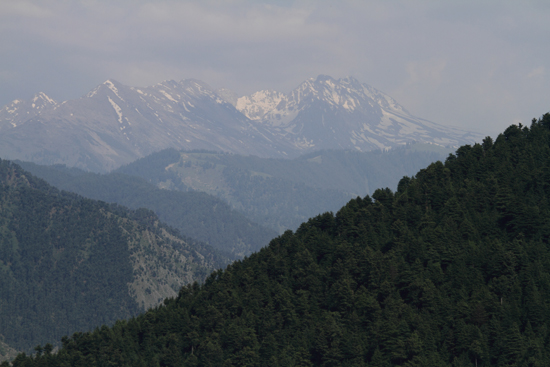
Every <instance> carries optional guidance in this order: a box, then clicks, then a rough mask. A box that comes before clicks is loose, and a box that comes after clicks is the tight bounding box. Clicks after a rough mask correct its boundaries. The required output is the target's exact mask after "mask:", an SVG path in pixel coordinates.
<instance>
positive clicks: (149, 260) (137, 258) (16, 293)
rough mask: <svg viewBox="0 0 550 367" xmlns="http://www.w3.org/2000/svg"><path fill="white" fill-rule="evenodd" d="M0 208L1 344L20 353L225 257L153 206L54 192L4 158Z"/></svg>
mask: <svg viewBox="0 0 550 367" xmlns="http://www.w3.org/2000/svg"><path fill="white" fill-rule="evenodd" d="M0 208H1V210H0V341H3V342H4V343H6V344H7V345H8V346H10V347H13V348H16V349H18V350H29V348H32V347H34V346H35V345H36V344H38V343H45V342H46V341H51V342H52V343H55V341H56V340H59V339H60V338H61V337H62V336H63V335H67V334H71V333H73V332H75V331H77V330H83V331H85V330H90V329H92V328H94V327H96V326H100V325H103V324H108V325H110V324H113V323H114V322H115V321H116V320H118V319H123V318H128V317H130V316H133V315H136V314H137V313H139V312H143V311H144V310H146V309H147V308H149V307H152V306H156V305H157V304H158V303H159V302H161V301H162V300H163V299H164V298H166V297H169V296H175V295H176V294H177V291H178V290H179V289H180V287H181V286H183V285H184V284H187V283H190V282H194V281H202V280H204V278H205V277H206V276H207V275H208V274H209V273H210V272H211V271H212V270H214V269H217V268H220V267H223V266H225V265H226V264H227V259H225V258H223V257H221V256H219V255H217V254H215V253H214V252H213V251H212V249H211V248H210V247H208V246H206V245H204V244H201V243H198V242H195V241H192V240H186V239H183V238H181V237H179V235H178V233H177V232H176V231H175V230H173V229H171V228H170V227H167V226H165V225H163V224H161V223H159V221H158V218H157V217H156V216H155V215H154V213H152V212H151V211H148V210H138V211H135V212H133V211H129V210H128V209H126V208H123V207H119V206H116V205H109V204H106V203H104V202H99V201H94V200H89V199H84V198H82V197H80V196H77V195H74V194H69V193H66V192H60V191H58V190H57V189H55V188H53V187H52V186H49V185H48V184H47V183H46V182H45V181H43V180H40V179H37V178H36V177H33V176H32V175H30V174H28V173H27V172H25V171H23V170H22V169H21V168H20V167H19V166H17V165H15V164H13V163H11V162H9V161H5V160H2V161H0ZM2 349H6V348H4V347H3V348H2Z"/></svg>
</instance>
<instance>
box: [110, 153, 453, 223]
mask: <svg viewBox="0 0 550 367" xmlns="http://www.w3.org/2000/svg"><path fill="white" fill-rule="evenodd" d="M450 152H452V150H451V149H444V148H441V147H438V146H436V145H425V144H424V145H423V144H418V143H417V144H410V145H407V146H404V147H399V148H395V149H391V150H389V151H387V152H384V151H372V152H357V151H342V150H325V151H320V152H314V153H310V154H306V155H303V156H300V157H298V158H295V159H272V158H271V159H269V158H260V157H254V156H242V155H237V154H227V153H219V152H209V151H190V152H189V151H181V152H177V151H176V150H175V149H167V150H164V151H161V152H158V153H154V154H151V155H149V156H147V157H144V158H141V159H139V160H137V161H135V162H133V163H130V164H128V165H125V166H122V167H120V168H119V169H118V170H116V172H118V173H124V174H128V175H132V176H139V177H141V178H143V179H145V180H147V181H149V182H151V183H153V184H155V185H157V186H158V187H162V188H166V189H171V190H179V191H187V190H195V191H203V192H206V193H208V194H211V195H215V196H217V197H219V198H221V199H224V200H225V201H226V202H227V203H229V205H231V207H232V208H233V209H235V210H238V211H240V212H242V213H244V214H245V215H246V216H247V217H248V219H249V220H251V221H254V222H256V223H260V224H261V225H263V226H266V227H270V228H273V229H275V230H277V231H278V232H279V233H283V232H284V231H285V230H287V229H292V230H295V229H296V228H298V226H299V225H300V224H301V223H302V222H304V221H307V220H308V219H309V218H311V217H314V216H316V215H318V214H320V213H323V212H326V211H334V212H335V211H337V210H338V209H339V208H341V207H342V205H344V204H345V203H346V202H348V201H349V200H350V199H351V198H354V197H357V196H364V195H366V194H371V193H372V192H373V191H374V190H375V189H376V188H377V187H396V186H397V183H398V182H399V179H400V178H401V177H403V176H404V175H413V174H414V173H415V172H417V171H418V170H419V169H420V168H423V167H426V166H427V165H428V164H430V163H432V162H435V161H437V160H441V159H444V158H445V157H446V156H447V155H448V154H449V153H450ZM184 233H185V232H184Z"/></svg>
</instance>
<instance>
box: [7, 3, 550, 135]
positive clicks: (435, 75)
mask: <svg viewBox="0 0 550 367" xmlns="http://www.w3.org/2000/svg"><path fill="white" fill-rule="evenodd" d="M549 15H550V10H549V9H548V8H547V7H546V5H545V4H544V3H543V2H522V3H521V4H519V3H517V2H511V1H510V2H506V1H504V2H502V1H496V0H495V1H489V2H482V3H481V4H480V3H479V2H473V1H472V2H460V3H458V2H435V1H420V2H407V1H392V2H387V1H382V0H379V1H364V2H359V1H318V2H311V1H285V2H279V1H269V2H267V1H265V2H258V1H244V0H243V1H230V2H225V1H206V2H198V1H171V0H163V1H129V0H125V1H104V0H95V1H73V2H71V1H65V0H45V1H14V0H6V1H3V2H2V3H0V50H2V51H0V52H1V54H0V55H1V58H0V83H1V85H2V88H0V104H1V105H4V104H6V103H8V102H10V101H11V100H13V99H15V98H29V97H30V96H31V95H33V94H34V93H36V92H38V91H44V92H46V93H48V94H51V96H52V97H53V98H56V99H70V98H77V97H79V96H80V95H82V94H84V93H86V92H87V91H88V90H90V89H91V88H93V87H94V86H95V85H97V84H99V83H101V82H102V81H104V80H106V79H108V78H114V79H116V80H118V81H120V82H122V83H124V84H128V85H136V86H145V85H150V84H153V83H156V82H160V81H162V80H164V79H183V78H197V79H201V80H204V81H205V82H207V83H209V84H211V85H212V86H214V87H221V86H224V87H227V88H231V89H234V90H236V91H237V92H238V93H240V94H245V93H251V92H253V91H255V90H259V89H267V88H269V89H276V90H280V91H282V92H287V91H289V90H290V89H292V88H293V87H295V86H296V85H298V84H299V83H300V82H301V81H303V80H304V79H306V78H308V77H314V76H316V75H317V74H321V73H322V74H329V75H332V76H334V77H343V76H347V75H354V76H355V77H357V78H359V79H360V80H361V81H363V82H366V83H369V84H372V85H373V86H374V87H376V88H378V89H381V90H383V91H385V92H386V93H388V94H390V95H392V96H393V97H395V98H396V99H397V100H398V101H399V102H400V103H402V104H403V105H404V106H406V107H407V108H408V109H409V110H410V111H411V112H412V113H415V114H417V115H418V116H420V117H423V118H427V119H430V120H433V121H435V122H438V123H443V124H451V125H455V126H463V127H467V128H479V127H484V128H486V129H487V130H492V131H499V130H502V129H503V128H504V127H506V126H507V125H508V124H510V123H512V122H515V121H520V120H521V121H523V122H524V123H525V122H527V121H529V120H530V118H531V117H534V116H537V115H540V114H542V113H544V112H546V111H548V109H549V108H550V107H549V102H550V101H549V100H548V98H547V93H546V90H545V89H546V87H545V85H547V84H548V70H550V69H549V68H550V65H549V63H550V62H549V61H548V60H550V55H549V54H550V51H549V50H548V48H547V47H545V40H546V38H547V35H548V34H549V31H550V24H548V22H547V19H548V18H549ZM546 42H547V40H546Z"/></svg>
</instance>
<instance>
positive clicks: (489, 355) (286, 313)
mask: <svg viewBox="0 0 550 367" xmlns="http://www.w3.org/2000/svg"><path fill="white" fill-rule="evenodd" d="M549 179H550V114H546V115H545V116H543V118H541V119H540V120H538V121H534V123H533V124H532V125H531V127H523V126H521V125H519V126H515V125H513V126H510V127H509V128H508V129H506V130H505V131H504V132H503V133H502V134H501V135H499V136H498V138H497V139H496V140H495V141H493V140H492V139H491V138H487V139H485V140H484V141H483V144H475V145H473V146H470V145H466V146H462V147H460V148H459V149H458V150H457V151H456V154H454V155H452V156H449V157H448V159H447V160H446V162H445V163H442V162H436V163H434V164H432V165H430V166H429V167H427V168H426V169H422V170H420V171H419V172H418V173H417V174H416V175H415V176H413V177H404V178H403V179H402V180H401V181H400V183H399V186H398V189H397V191H396V192H393V191H392V190H389V189H379V190H376V191H375V192H374V193H373V195H372V197H371V196H366V197H364V198H357V199H354V200H351V201H350V202H349V203H348V204H347V205H346V206H345V207H343V208H341V210H339V211H338V213H337V214H336V215H333V214H331V213H325V214H323V215H320V216H317V217H316V218H312V219H310V220H309V221H308V222H307V223H304V224H302V225H301V226H300V228H299V229H298V230H297V231H296V232H295V233H292V232H291V231H288V232H286V233H285V234H283V235H282V236H280V237H279V238H277V239H275V240H274V241H272V242H271V243H270V245H269V246H268V247H267V248H264V249H262V250H261V251H260V252H258V253H256V254H253V255H252V256H250V257H249V258H247V259H245V260H242V261H238V262H235V263H234V264H232V265H230V266H228V267H227V268H226V269H225V270H220V271H217V272H215V273H213V274H212V275H211V276H210V277H208V279H207V280H206V282H205V283H204V284H203V285H189V286H186V287H184V288H182V289H181V291H180V292H179V294H178V296H177V297H176V298H174V299H170V300H166V301H165V302H164V305H162V306H161V307H159V308H158V309H154V310H150V311H149V312H147V313H145V314H143V315H140V316H139V317H137V318H135V319H132V320H128V321H125V322H120V323H117V324H116V325H115V326H113V327H112V328H104V329H101V330H96V331H94V332H92V333H85V334H82V333H79V334H76V335H74V336H73V337H71V338H66V339H64V342H63V347H62V348H61V350H60V351H59V352H58V353H57V354H55V355H51V354H48V355H40V356H35V357H33V358H29V357H26V356H23V355H20V356H18V357H17V359H16V363H19V364H18V365H21V366H23V365H24V366H41V365H48V366H52V367H55V366H66V365H76V364H77V363H79V362H80V361H82V360H86V361H87V362H88V363H89V364H96V365H109V364H111V365H117V366H151V365H153V366H155V365H160V366H163V365H164V366H177V365H181V366H422V367H473V366H478V367H488V366H549V365H550V344H549V343H548V340H549V338H550V328H549V325H550V245H549V240H550V185H549V182H550V181H549ZM24 363H26V364H24Z"/></svg>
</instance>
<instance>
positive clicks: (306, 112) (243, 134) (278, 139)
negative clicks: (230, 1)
mask: <svg viewBox="0 0 550 367" xmlns="http://www.w3.org/2000/svg"><path fill="white" fill-rule="evenodd" d="M0 133H1V136H0V156H2V157H3V158H7V159H20V160H25V161H32V162H35V163H38V164H58V163H63V164H66V165H67V166H69V167H78V168H82V169H86V170H90V171H95V172H105V171H110V170H112V169H115V168H117V167H119V166H121V165H123V164H127V163H130V162H132V161H134V160H136V159H138V158H140V157H144V156H146V155H148V154H150V153H153V152H155V151H159V150H162V149H165V148H176V149H185V150H190V149H208V150H215V151H222V152H231V153H236V154H242V155H255V156H259V157H265V158H269V157H273V158H291V157H297V156H299V155H301V154H304V153H308V152H311V151H316V150H321V149H352V150H358V151H369V150H373V149H387V148H391V147H395V146H399V145H403V144H405V143H407V142H411V141H417V142H425V143H431V144H437V145H440V146H449V147H457V146H459V145H461V144H467V143H471V142H473V141H476V140H480V139H481V138H482V136H481V135H479V134H477V133H473V132H468V131H463V130H459V129H454V128H449V127H445V126H442V125H438V124H435V123H433V122H430V121H427V120H424V119H421V118H418V117H415V116H413V115H412V114H410V113H409V112H408V111H407V110H406V109H405V108H404V107H403V106H401V105H399V104H398V103H397V102H396V101H395V100H394V99H393V98H391V97H390V96H388V95H386V94H384V93H382V92H380V91H378V90H376V89H375V88H373V87H371V86H369V85H367V84H364V83H361V82H359V81H358V80H357V79H355V78H352V77H348V78H342V79H338V80H336V79H333V78H331V77H329V76H324V75H320V76H318V77H317V78H316V79H313V78H312V79H308V80H306V81H304V82H303V83H301V84H300V85H299V86H298V87H297V88H296V89H294V90H292V91H291V92H290V93H288V94H284V93H280V92H275V91H259V92H256V93H253V94H252V95H249V96H244V97H240V98H238V97H237V95H236V94H235V93H234V92H232V91H230V90H227V89H218V90H215V89H213V88H212V87H210V86H208V85H207V84H206V83H204V82H201V81H199V80H194V79H187V80H182V81H179V82H177V81H173V80H171V81H164V82H162V83H159V84H156V85H154V86H150V87H145V88H137V87H128V86H125V85H122V84H121V83H118V82H116V81H114V80H107V81H105V82H104V83H103V84H101V85H99V86H97V87H96V88H94V89H93V90H91V91H90V92H89V93H88V94H86V95H85V96H83V97H81V98H79V99H74V100H69V101H64V102H60V103H59V102H56V101H54V100H53V99H52V98H50V97H48V96H47V95H46V94H44V93H38V94H37V95H36V96H34V98H32V99H31V100H28V101H22V100H15V101H13V102H12V103H11V104H9V105H7V106H5V107H3V108H2V109H1V110H0Z"/></svg>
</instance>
